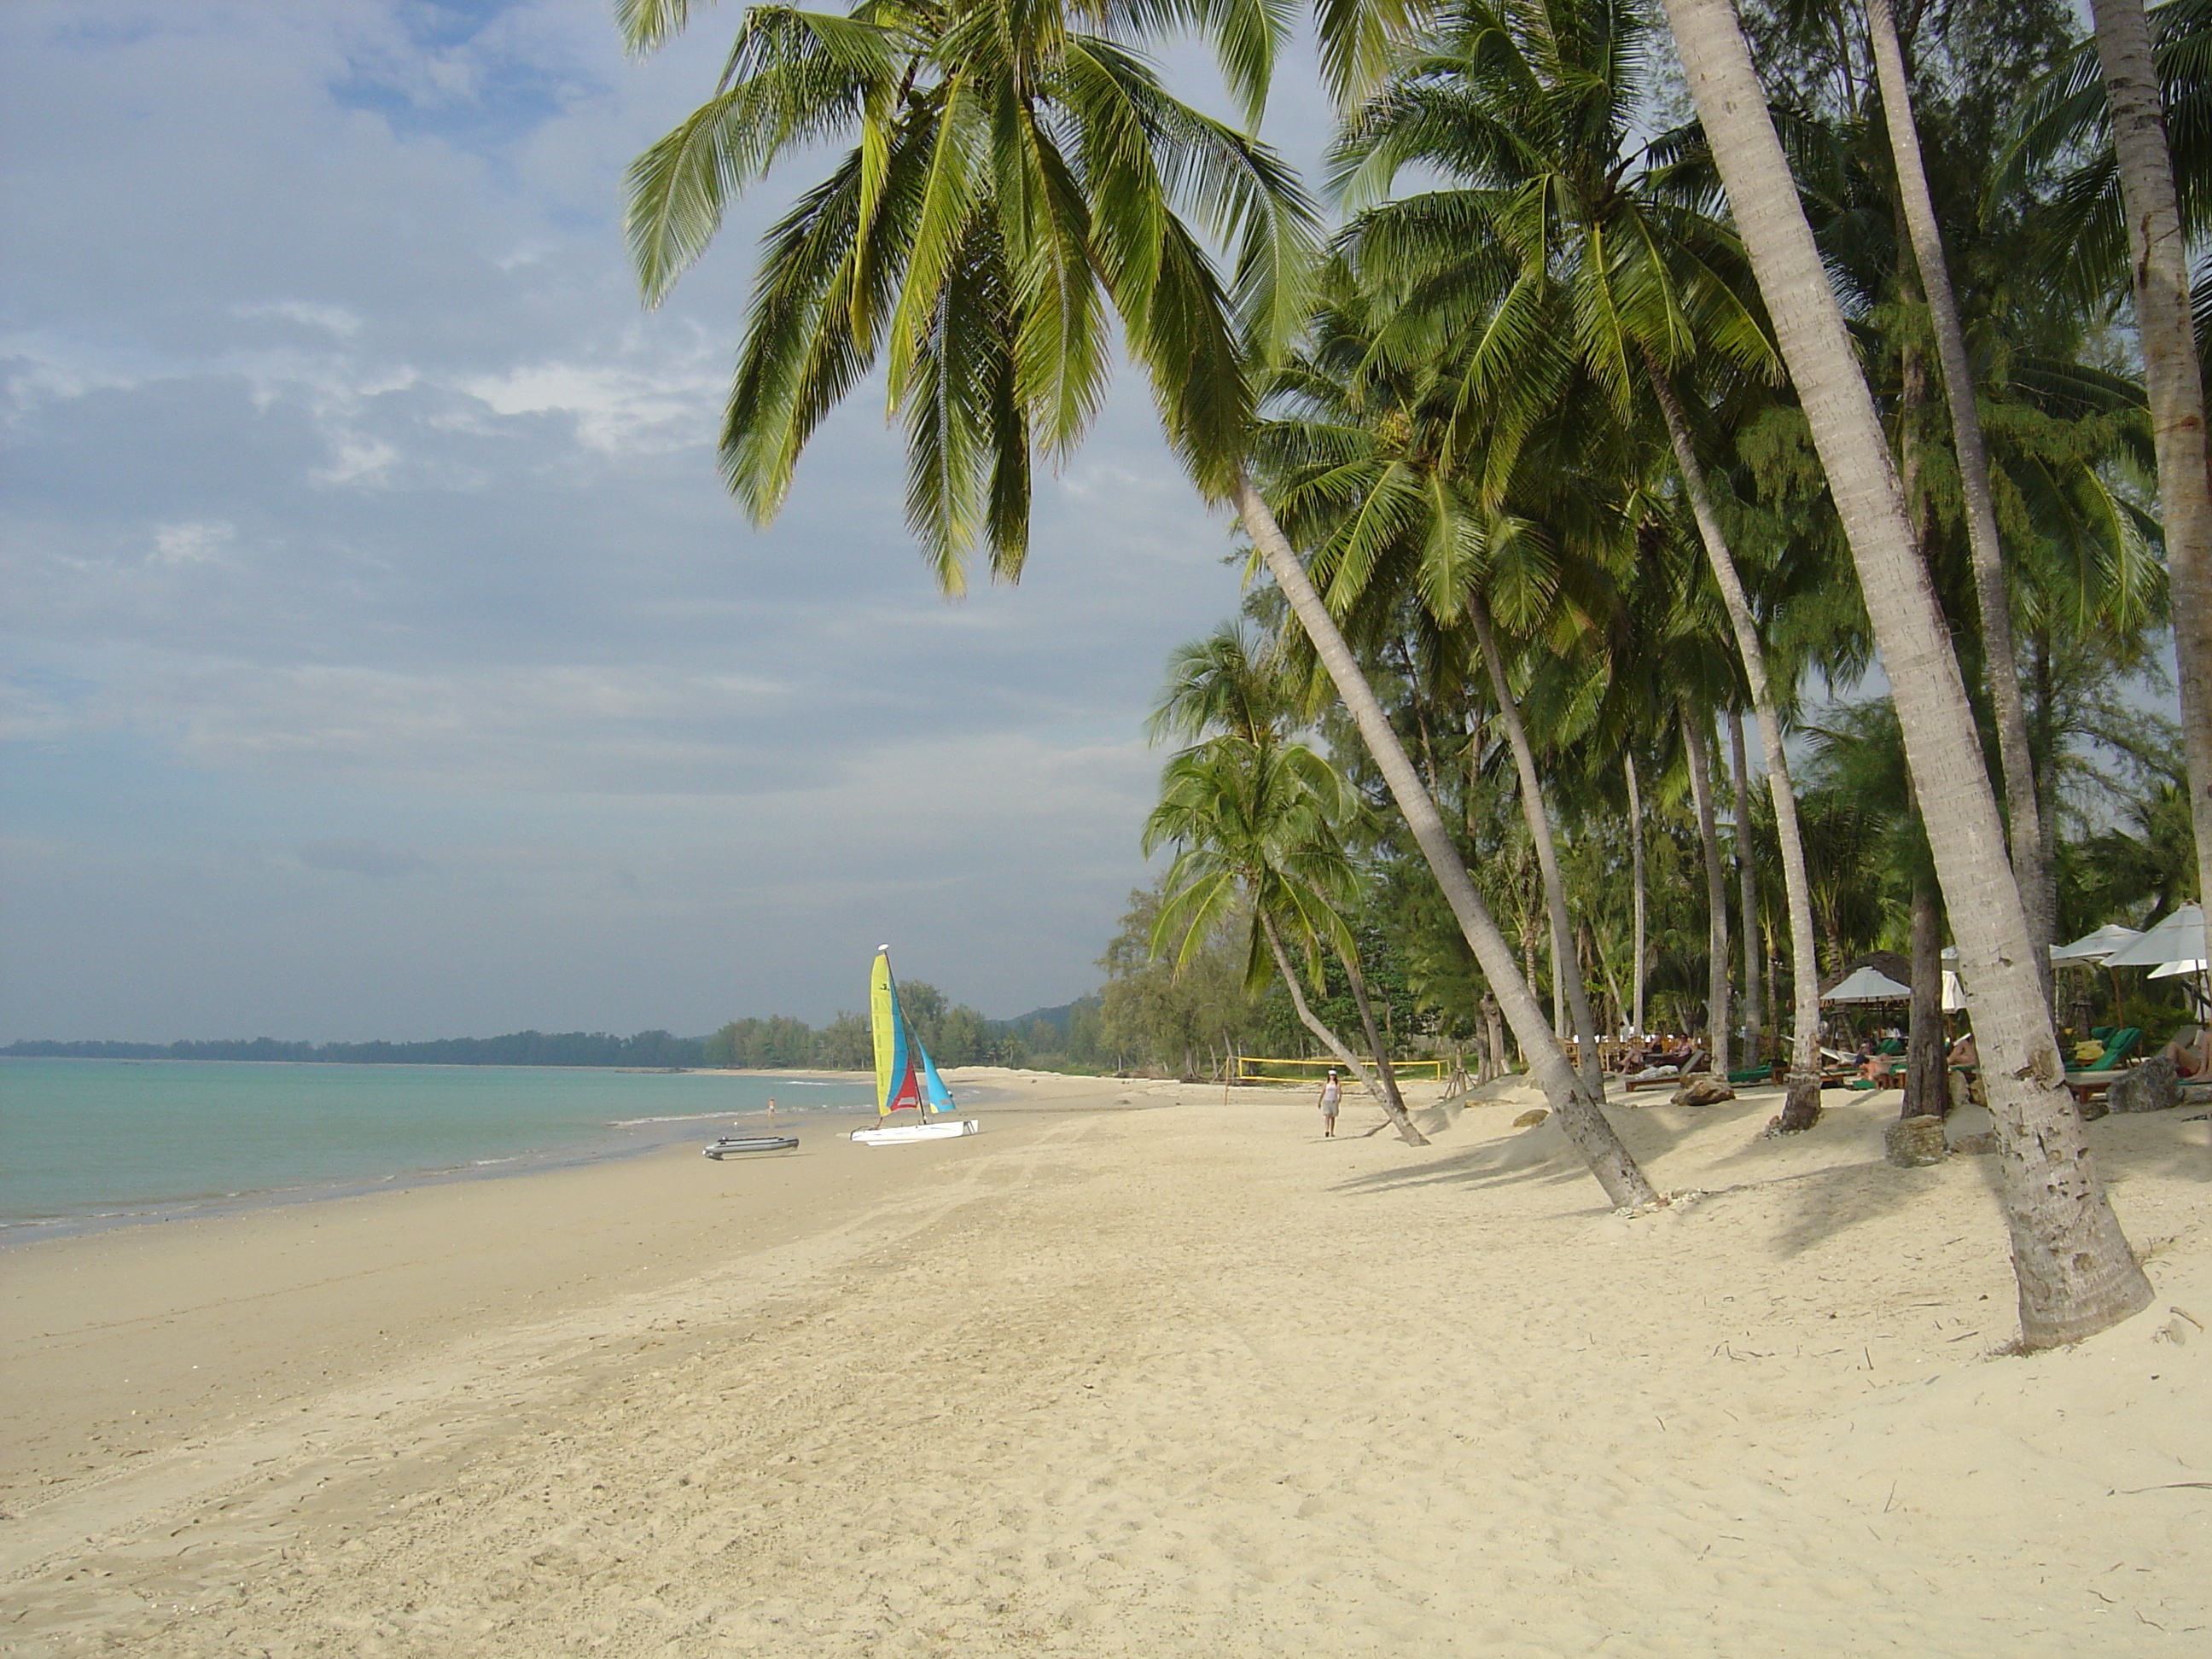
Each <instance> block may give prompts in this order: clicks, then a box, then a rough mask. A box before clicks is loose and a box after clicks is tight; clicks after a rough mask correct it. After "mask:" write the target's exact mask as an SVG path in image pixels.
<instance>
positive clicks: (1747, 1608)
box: [0, 1073, 2212, 1659]
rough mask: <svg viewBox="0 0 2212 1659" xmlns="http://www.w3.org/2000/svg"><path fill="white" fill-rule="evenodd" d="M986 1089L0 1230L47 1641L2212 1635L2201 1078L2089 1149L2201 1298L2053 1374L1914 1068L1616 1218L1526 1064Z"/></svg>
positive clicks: (2181, 1292) (168, 1648) (307, 1644)
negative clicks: (432, 1172) (1542, 1118)
mask: <svg viewBox="0 0 2212 1659" xmlns="http://www.w3.org/2000/svg"><path fill="white" fill-rule="evenodd" d="M955 1084H956V1087H962V1085H963V1084H964V1085H965V1087H964V1088H963V1096H964V1098H965V1100H966V1101H967V1102H968V1103H972V1105H973V1107H974V1109H975V1111H976V1115H979V1116H980V1117H981V1118H982V1120H983V1121H984V1126H985V1127H984V1133H982V1134H981V1135H979V1136H976V1137H973V1138H969V1139H963V1140H959V1141H952V1142H943V1143H937V1144H933V1145H925V1146H906V1147H899V1148H886V1149H871V1148H863V1147H857V1146H852V1145H851V1144H850V1143H848V1142H846V1141H843V1140H837V1139H831V1138H830V1137H829V1135H828V1134H827V1133H824V1132H823V1128H822V1127H819V1126H816V1125H809V1126H807V1127H805V1128H803V1129H802V1130H801V1133H802V1136H803V1137H804V1138H805V1146H804V1148H803V1150H802V1151H801V1152H799V1153H797V1154H793V1155H790V1156H786V1157H781V1158H769V1159H763V1160H761V1161H758V1162H752V1163H736V1162H731V1163H724V1164H715V1163H712V1162H709V1161H708V1160H706V1159H703V1158H700V1157H699V1156H698V1155H697V1152H696V1149H693V1148H688V1147H686V1148H678V1149H673V1150H671V1151H670V1152H665V1153H659V1154H655V1155H653V1156H650V1157H647V1158H638V1159H634V1160H629V1161H624V1162H619V1163H614V1164H601V1165H595V1166H591V1167H586V1168H581V1169H573V1170H561V1171H557V1172H553V1173H548V1174H544V1175H537V1176H524V1177H518V1178H516V1179H514V1180H511V1181H504V1182H481V1183H471V1184H467V1185H462V1186H453V1187H446V1188H424V1189H421V1190H417V1191H413V1192H399V1193H384V1194H375V1195H373V1196H368V1197H361V1198H351V1199H343V1200H334V1201H331V1202H329V1203H325V1204H315V1205H303V1206H293V1207H289V1208H286V1209H281V1210H271V1211H266V1212H259V1213H257V1214H252V1215H245V1216H235V1217H230V1218H210V1219H207V1220H204V1221H199V1222H192V1223H180V1224H176V1225H169V1226H164V1227H159V1228H144V1229H139V1230H137V1231H126V1232H118V1233H111V1234H103V1235H97V1236H93V1237H82V1238H71V1239H57V1240H53V1241H51V1242H49V1243H42V1244H39V1245H35V1246H31V1247H27V1248H25V1249H19V1250H14V1251H10V1252H9V1253H8V1254H7V1255H5V1257H4V1258H0V1283H4V1292H0V1315H4V1327H0V1411H4V1413H5V1417H6V1423H7V1431H6V1434H5V1436H4V1451H0V1483H4V1484H0V1511H4V1513H5V1516H6V1517H7V1518H6V1519H5V1520H4V1521H0V1573H4V1575H5V1580H4V1582H5V1583H6V1593H5V1598H4V1603H0V1651H4V1652H6V1653H9V1654H23V1655H75V1654H92V1653H102V1652H109V1651H125V1650H127V1651H129V1652H131V1653H133V1654H144V1655H208V1656H217V1655H220V1656H232V1655H240V1654H261V1653H267V1654H270V1655H275V1656H293V1655H309V1654H316V1655H324V1654H327V1655H348V1656H350V1655H371V1654H374V1655H423V1656H428V1655H441V1656H443V1655H452V1654H460V1653H466V1654H471V1655H479V1654H493V1655H515V1656H538V1655H553V1654H568V1653H593V1654H609V1655H630V1654H647V1653H651V1654H673V1655H684V1656H690V1655H700V1656H719V1655H751V1654H760V1655H771V1654H773V1655H777V1656H806V1655H854V1656H860V1655H884V1656H890V1655H970V1654H997V1655H1035V1654H1066V1655H1093V1654H1097V1655H1106V1654H1113V1655H1125V1654H1126V1655H1131V1656H1142V1655H1158V1654H1191V1655H1197V1654H1249V1655H1275V1654H1294V1655H1316V1656H1319V1655H1338V1654H1358V1653H1369V1652H1374V1653H1391V1654H1429V1653H1435V1654H1468V1655H1478V1654H1479V1655H1485V1656H1487V1655H1554V1654H1583V1653H1592V1654H1596V1653H1602V1654H1646V1653H1649V1654H1685V1655H1692V1654H1695V1655H1705V1654H1721V1655H1745V1656H1762V1659H1764V1656H1771V1655H1775V1654H1780V1653H1805V1654H1814V1653H1869V1652H1888V1651H1897V1652H1904V1653H1912V1654H1916V1655H1922V1654H1978V1653H1987V1652H2004V1653H2006V1654H2008V1655H2041V1654H2051V1655H2059V1654H2073V1653H2076V1652H2080V1651H2083V1650H2094V1651H2098V1652H2104V1653H2123V1654H2160V1655H2163V1654H2175V1655H2181V1654H2188V1655H2195V1654H2198V1653H2202V1652H2204V1651H2206V1650H2207V1644H2208V1643H2212V1580H2208V1579H2207V1577H2206V1575H2205V1573H2204V1571H2203V1542H2204V1540H2205V1537H2206V1534H2207V1531H2208V1528H2212V1485H2208V1484H2207V1483H2212V1389H2208V1383H2212V1334H2207V1333H2205V1332H2204V1331H2203V1330H2202V1329H2201V1328H2199V1327H2198V1326H2197V1325H2196V1324H2194V1323H2192V1322H2191V1320H2190V1319H2189V1318H2188V1317H2185V1316H2183V1315H2180V1314H2172V1313H2170V1312H2169V1311H2168V1310H2169V1309H2170V1308H2177V1307H2178V1308H2180V1309H2184V1310H2187V1313H2188V1315H2190V1316H2194V1318H2195V1319H2196V1320H2201V1321H2203V1322H2205V1323H2206V1324H2208V1325H2212V1230H2208V1228H2207V1225H2206V1200H2207V1197H2208V1195H2212V1149H2208V1146H2207V1136H2206V1125H2205V1124H2204V1123H2203V1122H2188V1121H2183V1119H2184V1117H2185V1115H2186V1114H2185V1113H2167V1114H2162V1115H2153V1116H2147V1117H2140V1118H2124V1119H2106V1120H2105V1121H2101V1122H2099V1123H2096V1124H2093V1125H2092V1126H2090V1136H2091V1139H2092V1141H2093V1144H2094V1146H2095V1147H2096V1149H2097V1152H2098V1155H2099V1157H2100V1159H2101V1160H2102V1163H2103V1168H2104V1169H2105V1171H2106V1176H2107V1178H2108V1180H2109V1181H2110V1182H2111V1183H2112V1187H2113V1189H2114V1194H2115V1197H2116V1200H2117V1201H2118V1206H2119V1207H2120V1212H2121V1216H2122V1218H2123V1220H2124V1223H2125V1224H2126V1225H2127V1227H2128V1230H2129V1232H2130V1237H2131V1238H2132V1239H2133V1240H2134V1241H2135V1243H2136V1246H2137V1248H2138V1249H2141V1250H2142V1251H2144V1252H2145V1253H2146V1254H2147V1255H2148V1256H2149V1258H2150V1260H2149V1272H2150V1274H2151V1278H2152V1280H2153V1282H2154V1284H2155V1285H2157V1287H2158V1290H2159V1300H2158V1303H2157V1304H2156V1308H2155V1310H2154V1312H2152V1313H2150V1314H2147V1315H2145V1316H2141V1317H2139V1318H2137V1319H2135V1320H2133V1321H2131V1322H2129V1323H2128V1324H2126V1325H2124V1326H2123V1327H2121V1328H2118V1329H2117V1330H2114V1331H2111V1332H2108V1333H2106V1334H2104V1335H2102V1336H2100V1337H2098V1338H2096V1339H2094V1340H2091V1341H2089V1342H2087V1343H2084V1344H2082V1345H2081V1346H2079V1347H2077V1348H2074V1349H2071V1350H2068V1351H2065V1352H2058V1353H2052V1354H2045V1355H2039V1356H2035V1357H2033V1358H2013V1357H2008V1356H2005V1355H2003V1354H2002V1353H2000V1352H1998V1351H1999V1350H2000V1348H2001V1347H2002V1345H2004V1344H2006V1343H2007V1342H2008V1341H2009V1340H2010V1339H2011V1338H2012V1336H2013V1335H2014V1334H2015V1324H2014V1314H2013V1307H2012V1294H2013V1293H2012V1282H2011V1278H2010V1274H2009V1272H2008V1267H2007V1262H2006V1251H2005V1243H2004V1237H2003V1231H2002V1225H2001V1224H2000V1222H1999V1219H1998V1217H1997V1213H1996V1206H1995V1203H1994V1201H1993V1200H1992V1199H1991V1197H1990V1193H1989V1190H1988V1184H1987V1183H1988V1181H1989V1178H1990V1175H1991V1173H1992V1170H1991V1166H1990V1160H1988V1159H1986V1158H1954V1159H1953V1160H1952V1161H1950V1162H1949V1163H1948V1164H1943V1165H1941V1166H1938V1167H1936V1168H1934V1169H1928V1170H1894V1169H1892V1168H1890V1167H1888V1166H1887V1165H1886V1164H1883V1163H1881V1151H1880V1136H1881V1126H1882V1124H1883V1123H1884V1122H1885V1121H1887V1118H1888V1117H1889V1116H1890V1115H1892V1114H1893V1112H1894V1111H1895V1109H1896V1101H1897V1096H1896V1095H1895V1094H1894V1093H1890V1092H1885V1093H1883V1094H1881V1095H1878V1096H1875V1097H1872V1098H1871V1099H1869V1098H1868V1097H1851V1098H1850V1099H1848V1100H1844V1099H1841V1098H1839V1097H1838V1095H1837V1094H1836V1093H1833V1092H1832V1093H1830V1094H1829V1095H1828V1096H1827V1097H1826V1099H1827V1102H1828V1103H1829V1104H1830V1106H1831V1110H1830V1112H1829V1114H1828V1115H1827V1117H1826V1121H1824V1122H1823V1123H1822V1125H1821V1127H1820V1128H1819V1129H1818V1130H1816V1131H1815V1132H1814V1133H1812V1134H1810V1135H1807V1136H1803V1137H1800V1138H1796V1139H1792V1140H1790V1141H1786V1142H1772V1141H1765V1140H1762V1139H1759V1136H1758V1131H1759V1127H1760V1126H1761V1125H1762V1124H1763V1123H1764V1122H1765V1120H1766V1118H1767V1116H1768V1115H1771V1113H1772V1112H1773V1111H1774V1110H1776V1109H1778V1099H1777V1098H1776V1097H1775V1095H1774V1094H1773V1092H1772V1091H1755V1092H1752V1093H1748V1094H1747V1096H1746V1097H1745V1098H1744V1099H1743V1100H1742V1101H1741V1102H1739V1103H1735V1104H1733V1105H1724V1106H1721V1107H1717V1108H1711V1109H1676V1108H1673V1107H1670V1106H1668V1105H1666V1104H1664V1103H1663V1097H1656V1096H1646V1097H1639V1100H1638V1104H1637V1105H1636V1106H1635V1107H1634V1108H1630V1107H1628V1106H1626V1105H1622V1104H1618V1103H1617V1104H1616V1105H1615V1107H1614V1108H1613V1116H1614V1118H1615V1121H1617V1122H1619V1123H1620V1126H1621V1127H1622V1130H1623V1133H1625V1135H1626V1137H1627V1138H1628V1139H1629V1141H1630V1143H1631V1145H1632V1147H1633V1148H1634V1150H1635V1151H1636V1152H1637V1153H1638V1155H1639V1156H1640V1157H1641V1158H1644V1161H1645V1164H1646V1167H1647V1169H1648V1170H1650V1172H1651V1174H1652V1176H1653V1177H1654V1179H1655V1181H1656V1182H1657V1183H1658V1184H1659V1185H1660V1186H1661V1187H1662V1188H1666V1189H1668V1190H1671V1191H1682V1190H1686V1189H1697V1190H1699V1191H1700V1192H1701V1193H1702V1194H1704V1195H1703V1196H1701V1197H1699V1198H1698V1199H1697V1200H1695V1201H1693V1202H1689V1203H1685V1204H1682V1205H1680V1206H1676V1207H1675V1208H1674V1209H1672V1210H1670V1211H1668V1212H1662V1213H1658V1214H1654V1215H1650V1216H1644V1217H1640V1218H1622V1217H1618V1216H1614V1215H1612V1214H1609V1213H1608V1212H1607V1211H1606V1209H1605V1207H1604V1204H1603V1200H1602V1198H1601V1194H1599V1192H1598V1189H1597V1187H1596V1185H1595V1182H1591V1181H1590V1180H1589V1177H1588V1176H1586V1175H1584V1174H1583V1172H1582V1170H1580V1168H1579V1166H1578V1165H1577V1164H1575V1163H1574V1161H1573V1159H1572V1155H1571V1152H1569V1151H1568V1150H1567V1148H1566V1146H1565V1142H1564V1139H1562V1137H1560V1136H1559V1133H1557V1132H1556V1131H1555V1130H1554V1129H1553V1128H1552V1127H1550V1126H1548V1125H1540V1126H1538V1127H1534V1128H1528V1129H1519V1130H1516V1129H1515V1128H1513V1127H1511V1123H1512V1120H1513V1118H1514V1117H1515V1116H1516V1115H1517V1114H1519V1113H1520V1112H1522V1111H1523V1110H1525V1109H1527V1107H1528V1105H1529V1104H1531V1103H1532V1102H1533V1098H1534V1097H1533V1096H1532V1095H1531V1094H1529V1093H1528V1091H1526V1090H1525V1089H1524V1088H1520V1087H1513V1086H1508V1087H1505V1088H1503V1089H1501V1090H1499V1091H1498V1093H1497V1095H1496V1097H1495V1098H1493V1099H1491V1100H1488V1101H1486V1102H1483V1103H1479V1104H1475V1105H1472V1106H1469V1107H1468V1108H1467V1109H1465V1110H1463V1111H1458V1112H1456V1113H1454V1114H1452V1115H1451V1121H1449V1123H1448V1124H1441V1125H1440V1127H1439V1128H1438V1130H1437V1135H1436V1139H1435V1144H1434V1145H1433V1146H1430V1147H1427V1148H1424V1149H1413V1148H1407V1147H1405V1146H1401V1145H1399V1144H1398V1143H1397V1142H1396V1141H1395V1139H1392V1138H1390V1137H1389V1136H1388V1135H1376V1136H1373V1137H1370V1138H1363V1137H1362V1136H1361V1134H1360V1131H1361V1130H1363V1129H1364V1128H1365V1127H1368V1126H1369V1125H1370V1123H1371V1122H1373V1121H1375V1115H1374V1113H1373V1111H1372V1109H1371V1108H1370V1107H1367V1106H1366V1105H1364V1103H1361V1102H1359V1101H1358V1100H1357V1099H1356V1098H1355V1100H1354V1101H1352V1102H1349V1103H1347V1109H1346V1119H1345V1128H1344V1130H1343V1131H1342V1132H1340V1139H1337V1140H1335V1141H1333V1142H1327V1141H1323V1140H1322V1139H1321V1138H1320V1133H1319V1132H1320V1120H1319V1116H1318V1114H1317V1113H1316V1112H1315V1111H1313V1109H1311V1107H1310V1104H1309V1103H1308V1101H1307V1097H1306V1096H1305V1095H1304V1093H1301V1094H1299V1095H1297V1097H1284V1096H1276V1095H1273V1094H1266V1095H1260V1094H1252V1093H1248V1092H1246V1091H1239V1092H1238V1093H1237V1097H1235V1098H1234V1099H1233V1100H1231V1102H1230V1103H1227V1104H1225V1103H1224V1101H1223V1096H1222V1092H1221V1091H1220V1090H1218V1088H1217V1089H1212V1090H1208V1089H1203V1088H1197V1087H1189V1088H1177V1087H1175V1086H1173V1085H1146V1084H1135V1085H1132V1084H1127V1083H1115V1082H1112V1081H1110V1080H1089V1079H1058V1078H1039V1077H1031V1076H1027V1075H1023V1074H1009V1073H970V1074H968V1075H967V1076H966V1077H965V1078H964V1079H956V1080H955ZM987 1094H988V1095H991V1096H995V1097H996V1099H995V1100H994V1099H987V1098H986V1095H987ZM1645 1102H1650V1103H1645ZM1133 1108H1134V1109H1133ZM1432 1116H1433V1117H1436V1118H1437V1119H1441V1118H1442V1117H1443V1114H1442V1113H1437V1114H1432ZM2162 1333H2165V1334H2167V1336H2166V1340H2161V1334H2162ZM2172 1336H2179V1337H2181V1338H2183V1339H2184V1340H2182V1341H2180V1342H2179V1343H2177V1342H2175V1341H2173V1340H2171V1337H2172ZM195 1368H197V1369H195ZM131 1413H137V1414H136V1415H135V1416H134V1415H132V1414H131Z"/></svg>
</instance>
